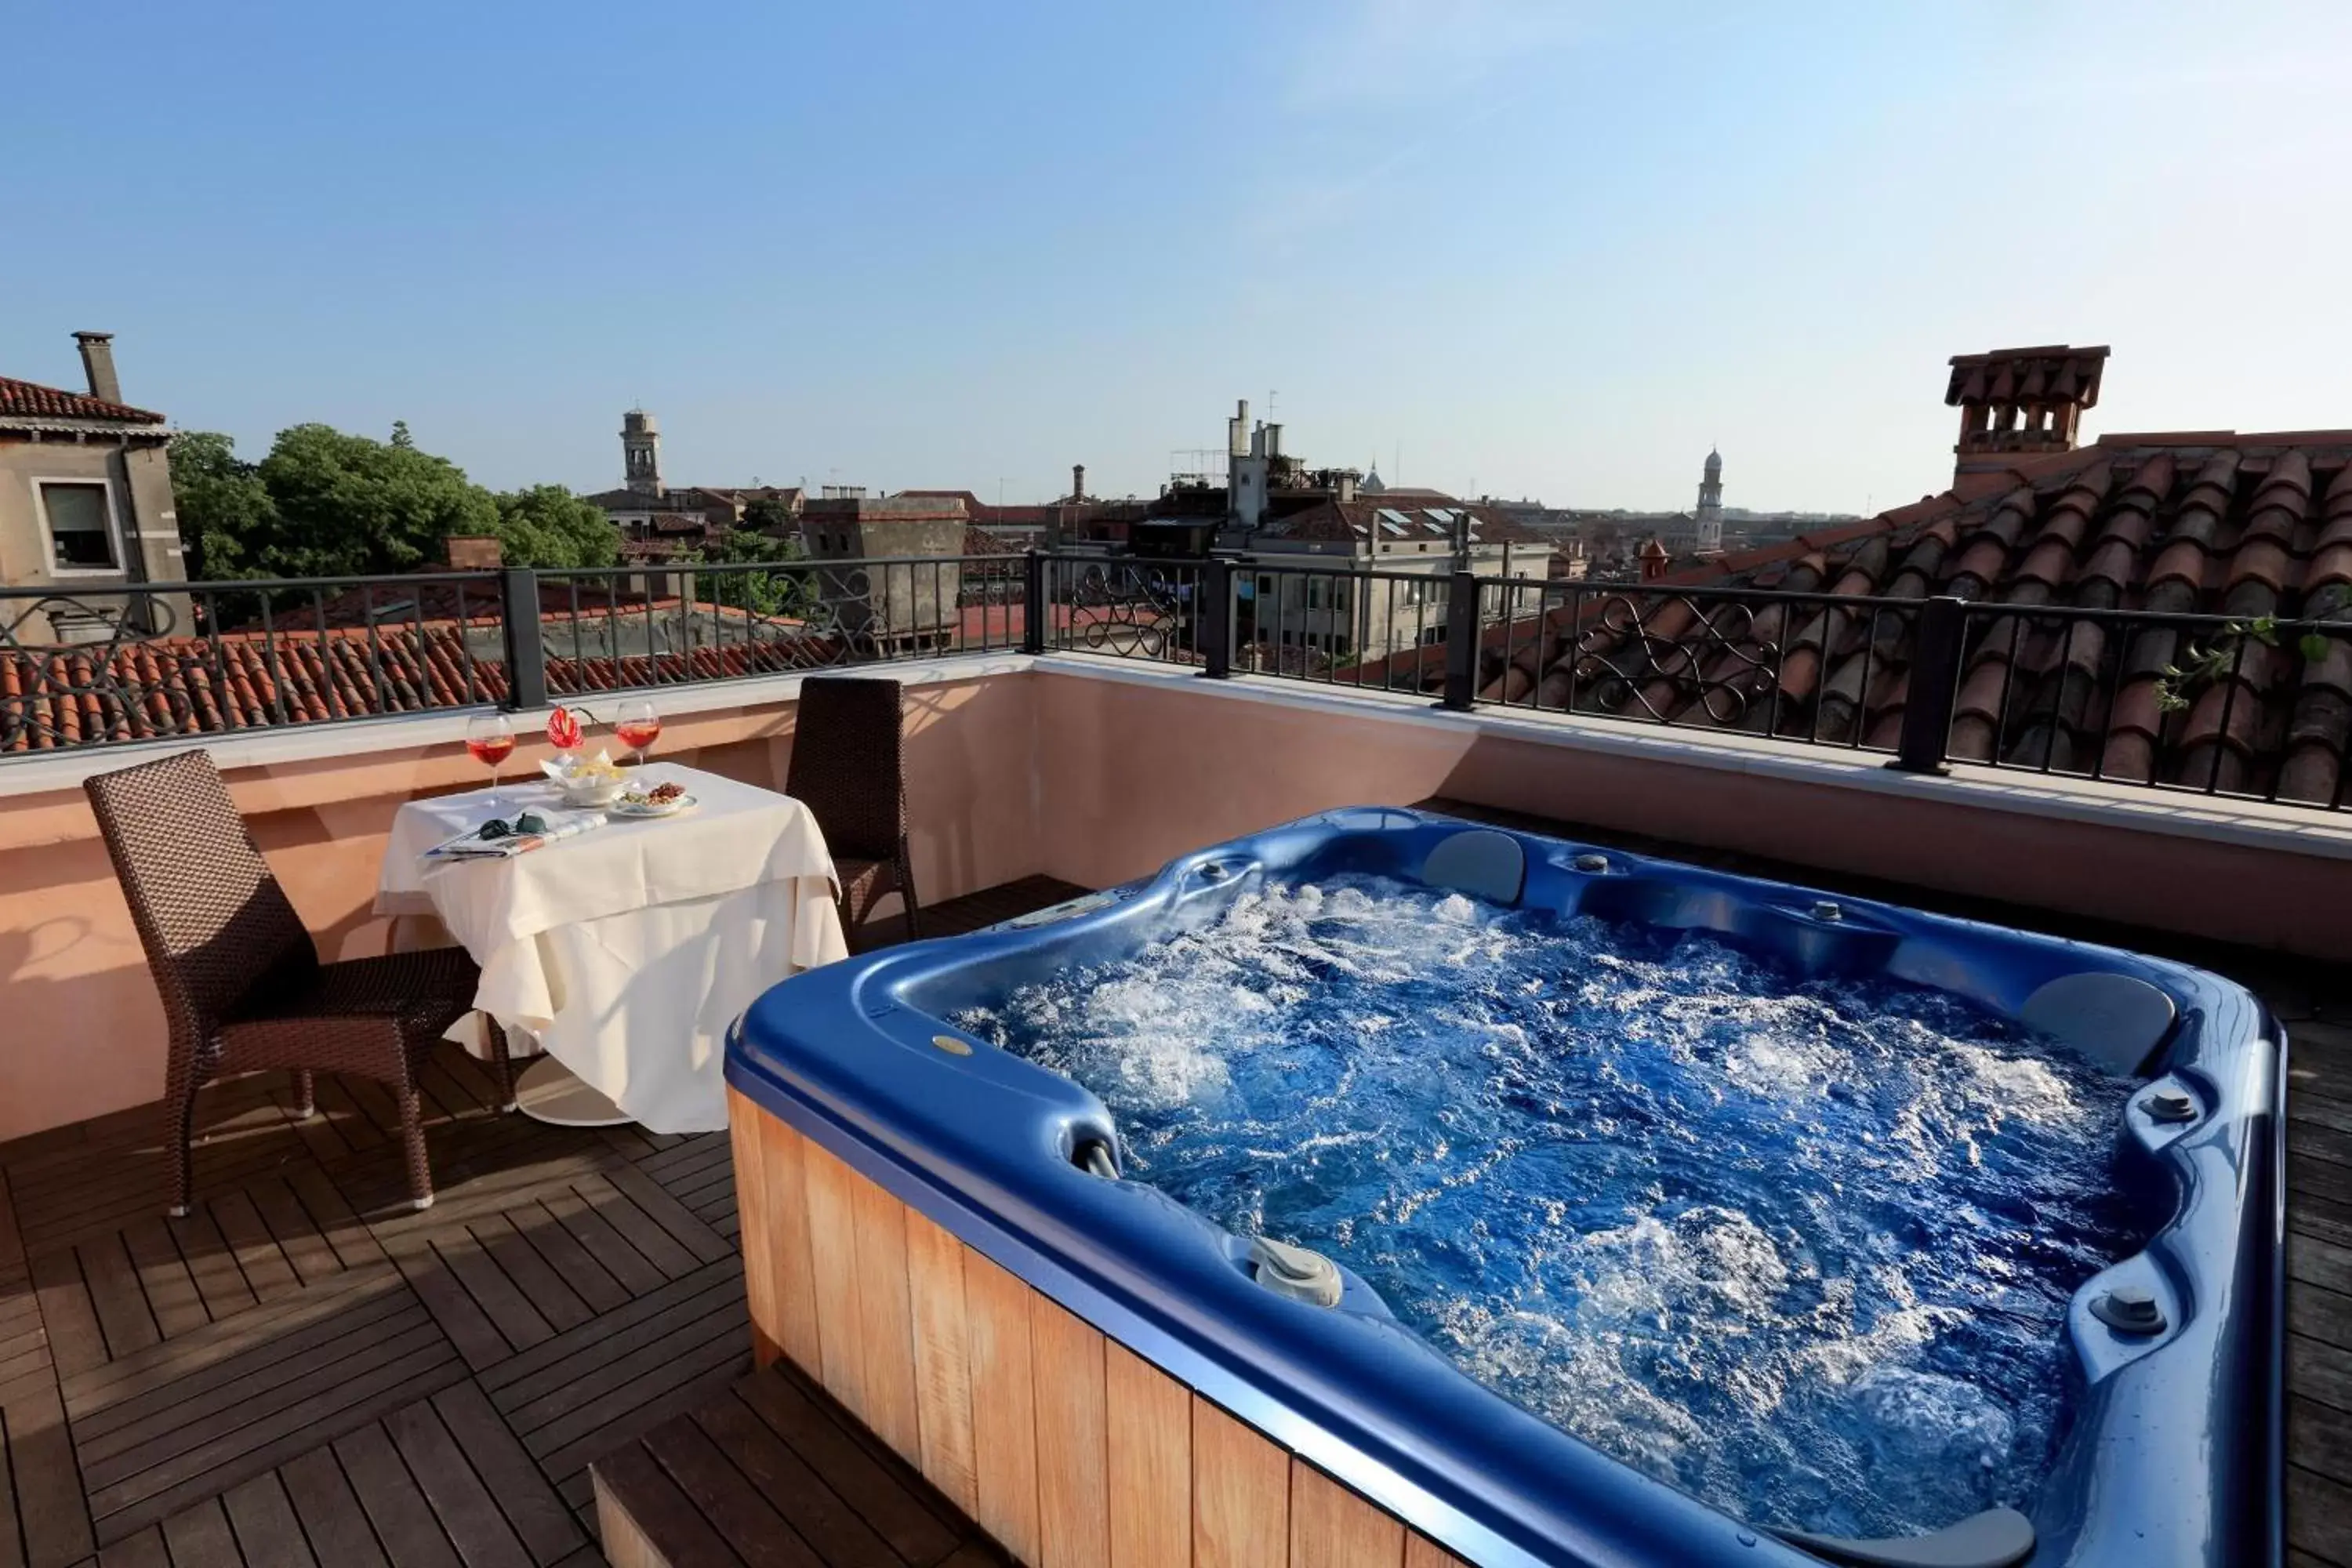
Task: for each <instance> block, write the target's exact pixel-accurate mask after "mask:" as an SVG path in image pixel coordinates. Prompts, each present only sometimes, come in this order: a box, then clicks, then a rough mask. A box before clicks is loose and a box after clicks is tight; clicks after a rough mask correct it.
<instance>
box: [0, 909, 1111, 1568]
mask: <svg viewBox="0 0 2352 1568" xmlns="http://www.w3.org/2000/svg"><path fill="white" fill-rule="evenodd" d="M1078 890H1079V889H1075V888H1071V887H1068V886H1067V885H1066V884H1062V883H1057V882H1055V881H1052V880H1050V879H1045V878H1035V879H1029V880H1027V881H1024V882H1019V883H1014V884H1011V885H1008V886H1006V887H1003V888H997V889H990V890H988V891H986V892H982V893H977V894H974V895H972V896H971V897H970V898H966V899H960V900H954V901H953V902H950V903H948V904H942V905H940V906H939V907H938V908H937V909H935V910H929V911H927V917H926V918H927V924H926V931H927V934H948V933H950V932H954V931H969V930H972V929H974V928H976V927H979V926H982V925H985V924H988V923H991V922H992V921H998V920H1004V919H1009V918H1011V917H1012V916H1013V915H1016V914H1023V913H1026V912H1028V911H1029V910H1034V909H1038V908H1042V907H1044V906H1045V905H1047V904H1050V903H1054V902H1056V901H1058V900H1062V899H1065V898H1068V897H1072V896H1074V895H1075V894H1076V892H1077V891H1078ZM426 1090H427V1094H428V1097H429V1109H430V1110H431V1112H432V1121H431V1125H430V1128H429V1131H428V1139H429V1142H430V1145H431V1150H432V1158H433V1168H434V1176H435V1181H436V1188H437V1193H438V1201H436V1204H435V1205H434V1206H433V1207H432V1208H431V1209H429V1210H427V1211H425V1213H423V1214H415V1213H412V1212H410V1211H409V1210H408V1208H407V1206H406V1204H405V1201H404V1198H405V1185H404V1182H405V1178H404V1174H403V1166H402V1163H401V1156H400V1148H399V1134H398V1127H399V1121H398V1117H397V1115H396V1114H395V1112H394V1107H393V1105H392V1102H391V1100H389V1098H388V1097H386V1096H385V1095H384V1094H383V1092H382V1091H380V1090H378V1089H374V1088H373V1086H370V1085H366V1084H362V1083H359V1082H357V1081H355V1080H336V1079H328V1078H324V1077H322V1078H320V1080H319V1100H320V1110H321V1112H322V1114H321V1115H320V1116H318V1117H315V1118H313V1119H312V1120H311V1121H308V1122H300V1123H298V1122H295V1121H291V1120H290V1119H289V1115H288V1102H289V1100H288V1093H287V1085H286V1082H285V1080H284V1078H283V1075H279V1074H257V1075H254V1076H251V1077H247V1078H243V1079H234V1080H231V1081H229V1082H226V1083H223V1084H219V1085H215V1086H214V1087H213V1088H211V1089H207V1090H206V1091H205V1095H204V1097H203V1099H202V1100H201V1101H200V1105H199V1112H198V1126H199V1128H200V1130H201V1133H202V1137H203V1142H201V1143H199V1145H198V1146H197V1150H196V1157H195V1170H196V1193H197V1197H198V1202H197V1204H196V1205H195V1208H194V1213H192V1214H191V1215H189V1216H188V1217H187V1218H185V1219H181V1220H171V1219H166V1218H164V1217H163V1211H162V1198H161V1194H163V1190H164V1186H163V1182H164V1177H163V1153H162V1149H161V1146H160V1143H159V1142H158V1138H157V1134H158V1132H159V1131H160V1115H159V1112H158V1110H157V1108H154V1107H144V1108H141V1109H140V1110H134V1111H127V1112H124V1113H121V1114H120V1115H116V1116H110V1117H105V1118H102V1119H100V1120H99V1121H89V1122H84V1123H81V1124H79V1125H77V1126H74V1127H70V1128H62V1129H58V1130H57V1131H52V1132H45V1133H41V1134H37V1135H36V1136H34V1137H31V1138H26V1139H21V1140H19V1141H17V1142H15V1143H13V1144H9V1145H6V1146H5V1147H0V1449H5V1455H0V1457H4V1458H5V1465H0V1568H19V1565H29V1568H62V1565H65V1564H72V1563H84V1562H88V1561H89V1560H91V1559H92V1558H93V1557H95V1558H96V1559H97V1560H98V1561H99V1562H100V1563H104V1564H108V1565H110V1568H111V1565H116V1564H123V1565H136V1568H166V1565H170V1568H214V1565H221V1568H226V1565H231V1564H236V1563H253V1564H257V1565H258V1564H268V1565H270V1568H278V1565H281V1564H305V1563H318V1564H321V1565H323V1568H343V1565H345V1564H353V1565H359V1564H373V1563H383V1564H401V1565H407V1564H420V1565H423V1564H449V1565H453V1568H454V1565H456V1564H459V1563H462V1564H465V1565H466V1568H534V1565H535V1568H546V1565H549V1564H555V1563H563V1564H567V1565H569V1564H588V1563H600V1562H602V1561H603V1559H602V1557H601V1555H600V1553H599V1551H598V1549H597V1545H596V1541H595V1524H594V1510H593V1497H592V1493H591V1489H590V1485H589V1479H588V1472H587V1467H588V1463H589V1461H590V1460H592V1459H594V1458H599V1457H600V1456H602V1455H604V1454H606V1453H609V1452H613V1451H614V1450H615V1449H618V1448H621V1447H625V1446H627V1445H629V1444H632V1443H634V1442H635V1440H636V1439H637V1438H639V1437H640V1436H643V1435H645V1434H646V1433H648V1432H652V1431H654V1430H655V1429H656V1428H658V1427H660V1426H661V1425H662V1424H663V1423H664V1422H665V1421H667V1420H668V1419H669V1418H670V1417H672V1416H673V1415H678V1414H680V1413H682V1412H685V1411H687V1410H688V1409H690V1408H693V1407H695V1406H698V1405H705V1404H707V1403H708V1402H709V1400H710V1399H711V1398H712V1397H713V1396H715V1395H721V1394H724V1392H725V1390H726V1389H727V1388H728V1386H729V1385H730V1384H732V1383H734V1382H735V1381H736V1380H737V1379H739V1378H740V1377H741V1376H742V1374H743V1373H744V1371H745V1369H746V1368H747V1367H748V1366H749V1365H750V1355H751V1349H750V1340H749V1338H748V1331H747V1329H746V1322H745V1315H744V1298H743V1279H742V1266H741V1260H740V1258H739V1256H738V1254H737V1249H736V1244H735V1236H736V1217H735V1194H734V1184H733V1180H732V1176H731V1172H730V1163H729V1152H728V1142H727V1135H726V1134H725V1133H723V1132H719V1133H709V1134H703V1135H700V1136H697V1137H691V1138H668V1137H656V1136H651V1135H648V1134H646V1133H644V1132H642V1131H638V1130H636V1129H634V1128H616V1129H604V1130H599V1131H585V1130H573V1129H564V1128H556V1127H549V1126H546V1125H544V1124H542V1123H540V1122H535V1121H529V1120H527V1119H525V1118H522V1117H518V1116H499V1115H497V1114H495V1113H494V1112H493V1111H492V1110H491V1108H490V1095H491V1089H490V1085H489V1082H488V1078H487V1077H486V1076H485V1075H484V1073H483V1072H482V1070H481V1068H479V1066H478V1064H477V1063H475V1062H474V1061H473V1060H472V1058H468V1057H467V1056H465V1055H464V1054H463V1053H462V1052H459V1051H457V1050H456V1049H455V1048H454V1047H452V1048H451V1049H449V1050H448V1051H447V1052H446V1053H445V1054H444V1055H443V1056H442V1057H441V1058H439V1059H438V1060H437V1061H436V1063H435V1065H434V1068H433V1072H432V1076H431V1079H430V1081H429V1082H428V1083H427V1085H426ZM797 1414H798V1415H800V1416H801V1417H802V1418H803V1420H809V1419H814V1420H816V1421H819V1422H831V1423H833V1424H834V1426H833V1427H832V1428H827V1429H829V1430H833V1431H834V1432H835V1440H836V1441H838V1442H840V1443H843V1444H846V1445H850V1446H852V1447H855V1446H856V1445H857V1444H859V1443H863V1442H865V1441H866V1437H865V1435H864V1434H862V1433H854V1432H851V1431H850V1430H849V1426H847V1425H844V1424H843V1423H842V1418H841V1417H840V1416H839V1414H838V1412H837V1411H834V1410H831V1409H830V1408H829V1406H828V1405H826V1403H825V1402H824V1400H823V1397H822V1395H817V1396H815V1397H814V1399H813V1400H812V1401H811V1402H810V1403H808V1405H807V1407H806V1409H805V1410H803V1411H801V1412H798V1413H797ZM810 1430H815V1429H810ZM822 1435H823V1434H822V1432H821V1431H819V1432H818V1434H817V1436H819V1437H821V1436H822ZM811 1440H812V1441H814V1440H816V1438H814V1437H813V1438H812V1439H811ZM865 1463H866V1467H867V1468H868V1469H869V1470H870V1471H871V1472H872V1475H871V1476H869V1477H868V1478H867V1479H866V1484H867V1485H868V1486H869V1488H870V1491H869V1492H868V1493H867V1494H866V1495H863V1496H861V1497H860V1498H859V1499H857V1500H856V1507H855V1508H854V1509H853V1510H852V1511H854V1512H858V1513H859V1514H860V1515H861V1516H862V1517H872V1516H873V1515H872V1510H874V1509H876V1508H880V1507H885V1506H887V1504H888V1503H889V1501H890V1500H892V1499H894V1498H896V1497H897V1496H898V1493H899V1492H904V1493H907V1495H910V1496H919V1497H921V1498H924V1499H928V1498H929V1496H930V1494H929V1490H928V1489H924V1488H922V1486H921V1483H920V1481H919V1480H916V1481H914V1482H913V1488H914V1489H919V1490H914V1491H910V1490H909V1489H908V1488H907V1487H906V1486H905V1485H904V1483H903V1481H902V1480H901V1479H900V1478H901V1476H902V1475H903V1474H904V1468H903V1467H894V1466H887V1465H884V1464H883V1463H882V1461H881V1459H880V1458H875V1457H871V1456H869V1457H868V1458H867V1459H866V1461H865ZM877 1477H878V1478H879V1479H874V1478H877ZM894 1486H895V1487H897V1488H898V1492H893V1491H892V1488H893V1487H894ZM924 1506H929V1505H928V1503H926V1504H925V1505H924ZM929 1539H930V1538H929V1537H928V1536H925V1537H923V1538H922V1542H925V1543H927V1542H928V1541H929ZM933 1560H934V1559H932V1558H930V1557H928V1556H923V1555H920V1554H918V1555H916V1556H908V1555H906V1554H905V1553H904V1552H900V1553H898V1554H897V1555H892V1556H884V1557H877V1558H875V1559H873V1561H875V1562H877V1563H900V1562H904V1563H917V1562H924V1563H928V1562H930V1561H933Z"/></svg>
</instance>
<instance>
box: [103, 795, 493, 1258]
mask: <svg viewBox="0 0 2352 1568" xmlns="http://www.w3.org/2000/svg"><path fill="white" fill-rule="evenodd" d="M83 787H84V788H85V789H87V790H88V791H89V804H90V808H91V810H92V811H94V812H95V813H96V814H97V816H98V826H99V831H100V833H102V834H104V835H105V837H106V849H107V853H108V854H109V855H110V857H112V858H113V861H114V874H115V877H116V879H117V880H119V881H120V882H121V884H122V893H123V897H124V898H125V900H128V901H129V903H130V905H131V919H132V921H134V922H135V923H136V924H137V925H138V928H139V941H140V942H141V944H142V946H143V947H145V948H146V950H147V966H148V968H149V969H150V970H151V971H152V973H153V974H154V976H155V989H156V990H157V991H159V992H161V993H162V994H163V1012H164V1016H165V1017H166V1018H167V1019H168V1020H169V1022H170V1025H171V1060H170V1065H169V1068H168V1069H167V1072H166V1075H165V1080H164V1089H163V1103H164V1109H165V1113H166V1115H167V1117H168V1119H169V1121H168V1135H169V1137H170V1140H171V1145H172V1156H173V1158H172V1201H171V1212H172V1213H173V1214H174V1215H184V1214H186V1213H187V1212H188V1197H189V1184H190V1173H189V1150H188V1141H189V1135H190V1131H191V1127H192V1123H193V1121H194V1116H195V1108H196V1091H197V1090H198V1089H201V1088H203V1087H204V1085H205V1081H206V1080H207V1079H211V1078H212V1077H213V1076H214V1075H215V1074H217V1073H224V1072H232V1073H233V1072H246V1071H249V1070H252V1069H254V1068H291V1069H292V1070H293V1072H294V1075H295V1085H296V1095H297V1098H298V1100H299V1102H300V1103H299V1115H301V1116H302V1117H305V1118H307V1117H309V1116H310V1114H311V1113H312V1112H313V1111H314V1110H315V1109H316V1107H317V1101H316V1100H315V1098H314V1096H313V1092H312V1083H311V1074H312V1073H314V1072H320V1071H325V1072H342V1073H355V1074H357V1075H359V1076H361V1077H363V1078H372V1079H376V1080H378V1081H379V1082H382V1083H384V1084H387V1085H389V1086H390V1087H391V1088H392V1089H393V1091H394V1094H395V1095H396V1096H397V1098H398V1100H399V1101H400V1120H401V1129H402V1131H403V1134H404V1142H405V1144H406V1149H407V1154H408V1184H409V1192H410V1194H411V1195H412V1196H413V1198H414V1200H415V1206H416V1207H418V1208H420V1209H422V1208H427V1207H430V1206H431V1205H432V1203H433V1173H432V1170H431V1168H430V1167H429V1166H428V1165H427V1164H426V1163H425V1120H424V1108H423V1105H422V1102H421V1100H420V1099H419V1096H418V1093H417V1081H416V1079H417V1071H418V1068H420V1067H421V1066H422V1064H423V1062H424V1060H425V1055H426V1054H427V1053H428V1052H430V1051H431V1050H432V1049H433V1047H434V1045H435V1044H436V1042H437V1041H438V1040H439V1039H440V1037H441V1032H442V1031H443V1030H444V1029H446V1028H447V1027H448V1026H450V1025H451V1024H452V1023H454V1022H455V1021H457V1019H458V1018H460V1017H463V1016H465V1015H466V1014H467V1013H468V1012H470V1011H472V1009H473V1005H474V1003H473V997H474V987H475V984H476V983H477V982H478V979H479V978H480V976H479V973H478V971H477V970H476V969H475V967H474V963H473V961H472V960H471V959H469V958H468V957H467V956H466V953H465V952H464V950H462V949H458V948H439V949H435V950H433V951H430V952H405V953H394V954H390V955H387V956H385V957H383V958H362V959H357V960H353V961H352V962H349V963H320V962H319V953H318V949H317V948H316V947H315V946H313V945H312V943H311V941H310V931H309V930H308V929H307V928H305V927H304V925H303V924H302V921H301V917H300V916H299V915H297V914H296V913H295V912H294V906H293V904H292V903H290V902H289V900H287V897H286V893H285V890H284V889H282V888H280V887H279V886H278V879H277V877H276V876H275V875H274V874H273V873H272V872H271V871H270V868H269V864H268V861H266V860H264V859H263V858H262V857H261V851H260V850H259V849H258V848H257V847H255V846H254V842H253V836H252V835H251V834H250V833H249V832H247V829H246V826H245V819H244V818H243V817H242V816H238V815H237V809H236V803H235V802H234V801H232V800H231V799H230V798H229V793H228V786H227V785H226V784H224V783H222V781H221V776H220V773H219V771H218V770H217V769H215V767H214V766H213V760H212V757H211V756H210V754H209V753H207V752H200V751H198V752H183V753H182V754H180V755H178V756H174V757H165V758H163V760H161V761H160V762H152V763H141V764H140V765H139V766H137V767H132V768H125V769H123V770H121V772H120V773H100V774H99V775H97V776H96V777H93V778H91V779H89V780H88V781H87V782H86V783H85V784H84V785H83ZM490 1044H491V1052H492V1058H493V1061H492V1067H493V1069H494V1072H495V1075H496V1078H497V1081H498V1089H499V1101H500V1104H501V1107H502V1108H504V1109H509V1110H511V1109H512V1108H513V1101H514V1078H513V1068H512V1067H511V1065H510V1064H509V1062H508V1059H507V1042H506V1034H505V1031H503V1030H501V1029H500V1028H499V1026H498V1025H497V1023H496V1022H495V1021H493V1022H492V1023H491V1024H490Z"/></svg>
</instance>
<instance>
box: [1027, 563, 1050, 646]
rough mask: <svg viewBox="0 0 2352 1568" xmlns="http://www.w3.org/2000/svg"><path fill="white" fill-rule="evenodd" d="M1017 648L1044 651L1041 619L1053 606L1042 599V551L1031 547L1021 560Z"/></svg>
mask: <svg viewBox="0 0 2352 1568" xmlns="http://www.w3.org/2000/svg"><path fill="white" fill-rule="evenodd" d="M1021 604H1022V607H1021V651H1022V652H1023V653H1044V652H1045V621H1046V617H1048V616H1051V615H1052V614H1053V613H1054V606H1053V605H1050V604H1047V603H1046V602H1045V552H1044V551H1042V550H1034V549H1033V550H1031V551H1030V552H1028V554H1027V555H1026V556H1024V558H1023V560H1022V563H1021Z"/></svg>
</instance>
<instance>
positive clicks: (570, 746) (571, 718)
mask: <svg viewBox="0 0 2352 1568" xmlns="http://www.w3.org/2000/svg"><path fill="white" fill-rule="evenodd" d="M584 738H585V737H584V736H583V733H582V731H581V729H580V715H578V714H577V713H574V712H573V711H572V710H571V709H569V708H558V709H557V710H555V711H554V712H552V713H550V714H549V715H548V716H547V740H548V743H549V744H550V745H551V746H553V747H554V748H555V749H556V750H557V751H559V752H569V751H572V750H575V749H576V748H577V747H578V746H579V744H580V742H582V740H583V739H584Z"/></svg>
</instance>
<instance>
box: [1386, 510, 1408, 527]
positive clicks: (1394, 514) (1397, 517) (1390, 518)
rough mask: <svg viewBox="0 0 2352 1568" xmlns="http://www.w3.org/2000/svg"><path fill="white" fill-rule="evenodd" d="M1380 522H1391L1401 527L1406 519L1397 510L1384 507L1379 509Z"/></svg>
mask: <svg viewBox="0 0 2352 1568" xmlns="http://www.w3.org/2000/svg"><path fill="white" fill-rule="evenodd" d="M1381 521H1382V522H1393V523H1395V524H1397V525H1398V526H1400V527H1402V526H1403V524H1404V523H1405V522H1406V521H1407V519H1406V517H1405V515H1404V513H1402V512H1401V511H1399V510H1397V509H1396V508H1394V507H1392V506H1384V507H1382V508H1381Z"/></svg>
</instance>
